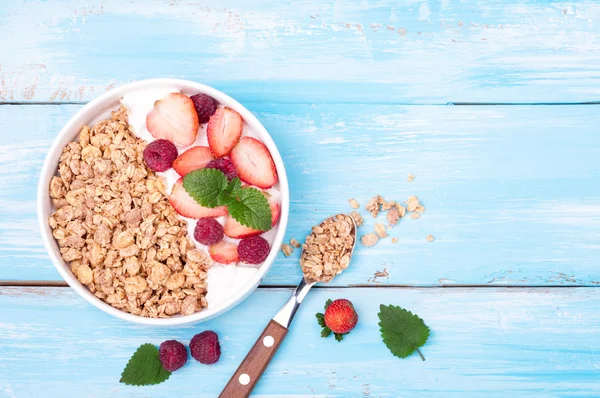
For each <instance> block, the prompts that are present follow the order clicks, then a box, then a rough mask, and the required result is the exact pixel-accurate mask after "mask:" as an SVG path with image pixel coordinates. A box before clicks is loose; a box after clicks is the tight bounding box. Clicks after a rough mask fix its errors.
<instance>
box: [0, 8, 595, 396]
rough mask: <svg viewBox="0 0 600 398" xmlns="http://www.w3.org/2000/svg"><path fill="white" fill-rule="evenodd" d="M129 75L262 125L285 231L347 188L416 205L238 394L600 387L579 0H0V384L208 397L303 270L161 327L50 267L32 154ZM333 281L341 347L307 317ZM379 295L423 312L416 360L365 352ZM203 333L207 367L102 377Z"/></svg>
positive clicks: (588, 49)
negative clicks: (209, 357) (280, 180)
mask: <svg viewBox="0 0 600 398" xmlns="http://www.w3.org/2000/svg"><path fill="white" fill-rule="evenodd" d="M150 77H178V78H185V79H190V80H195V81H199V82H203V83H206V84H209V85H212V86H214V87H216V88H218V89H221V90H223V91H225V92H226V93H228V94H229V95H231V96H233V97H234V98H236V99H238V100H239V101H240V102H242V103H243V104H244V105H245V106H247V107H248V108H249V109H250V110H251V111H252V112H254V113H255V114H256V116H257V117H258V118H259V119H260V120H261V121H262V123H263V124H264V125H265V126H266V128H267V129H268V130H269V131H270V133H271V134H272V136H273V138H274V140H275V141H276V143H277V145H278V146H279V148H280V151H281V154H282V156H283V159H284V161H285V164H286V168H287V172H288V175H289V178H290V190H291V213H290V222H289V228H288V233H287V238H291V237H294V238H296V239H303V237H304V236H305V235H306V233H307V232H308V231H309V228H310V226H311V225H312V224H313V223H315V222H316V221H318V220H320V219H322V218H323V217H324V216H326V215H328V214H331V213H334V212H338V211H345V210H349V207H348V204H347V200H348V198H351V197H354V198H356V199H358V200H359V201H360V202H361V203H362V204H365V203H366V202H367V200H368V199H369V198H370V197H371V196H373V195H376V194H381V195H383V196H384V197H385V198H386V199H394V200H404V199H406V198H407V197H408V196H409V195H413V194H415V195H418V196H419V198H420V199H421V200H422V202H423V203H424V205H425V206H426V207H427V212H426V213H425V214H424V216H423V217H422V218H420V219H418V220H413V219H407V220H402V221H401V223H400V225H399V226H397V227H396V228H394V229H393V230H391V231H390V234H391V236H393V237H396V238H397V239H398V243H397V244H392V242H391V239H390V238H387V239H386V240H383V241H381V242H380V243H379V244H378V245H377V246H375V247H373V248H365V247H358V249H357V252H356V255H355V258H354V260H353V263H352V266H351V267H350V268H349V269H348V270H347V271H346V272H345V273H343V274H342V275H341V276H340V277H339V278H336V280H335V281H334V282H332V283H331V284H330V285H328V286H327V287H319V288H316V289H314V290H313V291H312V292H311V294H310V295H309V296H308V298H307V301H306V302H305V304H304V305H303V307H302V308H301V311H300V313H299V314H298V316H297V318H296V320H295V322H294V325H293V327H292V330H291V332H290V334H289V335H288V338H287V340H286V341H285V342H284V343H283V345H282V347H281V349H280V351H279V352H278V354H277V355H276V357H275V359H274V361H273V362H272V363H271V366H270V367H269V369H268V370H267V372H266V373H265V375H264V376H263V378H262V380H261V382H260V383H259V384H258V386H257V388H256V389H255V394H256V396H270V397H275V396H276V397H282V396H286V397H298V396H319V397H321V396H337V397H342V396H348V397H358V396H363V397H379V396H394V397H396V396H407V397H408V396H444V397H465V396H473V397H482V396H486V397H487V396H492V397H496V396H497V397H507V396H543V397H547V396H569V397H570V396H586V397H587V396H599V395H600V320H599V319H600V287H599V284H600V268H599V260H600V107H599V106H598V103H599V102H598V101H600V5H599V4H598V3H597V2H595V1H566V2H554V1H550V2H548V1H533V0H531V1H527V0H517V1H507V0H503V1H501V0H496V1H491V2H490V1H484V0H480V1H476V0H475V1H462V2H458V1H440V2H437V1H426V0H401V1H387V0H369V1H345V0H336V1H321V0H306V1H298V2H289V3H282V2H280V1H268V0H252V1H251V0H235V1H234V0H224V1H203V2H200V1H195V0H171V1H168V0H163V1H159V0H156V1H138V0H132V1H122V0H104V1H103V0H86V1H84V0H56V1H43V0H20V1H19V0H15V1H2V2H0V134H1V137H2V141H1V144H0V182H1V189H0V396H2V397H4V396H6V397H30V396H31V397H38V396H40V397H49V396H57V397H105V396H127V397H138V396H139V397H149V396H152V397H161V396H164V397H173V396H202V397H213V396H216V395H217V394H218V392H219V391H220V389H221V388H222V387H223V386H224V385H225V383H226V381H227V380H228V378H229V376H230V375H231V374H232V372H233V371H234V370H235V368H236V367H237V365H238V364H239V362H240V361H241V360H242V358H243V357H244V356H245V354H246V352H247V351H248V349H249V348H250V347H251V345H252V344H253V343H254V340H255V338H256V336H258V334H259V333H260V331H261V330H262V328H263V327H264V325H265V324H266V322H267V321H268V319H269V318H270V317H271V316H272V315H273V314H274V313H275V312H276V311H277V309H278V307H279V306H280V305H281V303H282V302H283V301H284V300H285V298H286V297H287V296H288V295H289V294H290V292H291V290H292V288H293V285H295V284H296V283H297V281H299V279H300V275H301V272H300V269H299V267H298V254H299V253H298V251H296V252H295V254H294V255H292V256H291V257H289V258H285V257H284V256H283V255H280V257H279V258H278V259H277V261H276V263H275V264H274V265H273V267H272V269H271V271H270V272H269V274H268V276H267V277H266V279H265V280H264V283H263V285H261V287H260V288H259V289H257V291H256V292H255V293H254V294H252V296H250V298H248V299H247V300H246V301H244V302H243V303H242V304H241V305H239V306H238V307H236V308H235V309H233V310H232V311H230V312H228V313H227V314H225V315H223V316H221V317H219V318H217V319H214V320H211V321H209V322H207V323H204V324H199V325H194V326H190V327H185V328H177V329H167V328H164V329H160V328H158V329H157V328H149V327H142V326H136V325H132V324H128V323H125V322H122V321H119V320H117V319H114V318H111V317H109V316H108V315H106V314H104V313H102V312H100V311H99V310H97V309H95V308H93V307H91V306H90V305H88V304H87V303H86V302H85V301H84V300H83V299H81V298H80V297H79V296H77V295H76V293H74V292H73V291H72V290H71V289H70V288H69V287H68V286H66V284H65V283H64V282H63V281H62V279H61V278H60V276H59V275H58V273H57V272H56V271H55V270H54V268H53V266H52V264H51V263H50V260H49V258H48V256H47V255H46V253H45V251H44V248H43V246H42V241H41V238H40V235H39V231H38V229H37V226H36V219H35V218H36V214H35V185H36V182H37V179H38V173H39V170H40V167H41V164H42V161H43V158H44V156H45V154H46V151H47V149H48V148H49V146H50V143H51V142H52V140H53V138H54V137H55V135H56V134H57V132H58V131H59V130H60V128H61V127H62V126H63V124H64V123H65V122H66V121H67V120H68V119H69V117H71V116H72V115H73V114H74V113H75V112H76V111H77V110H78V109H80V108H81V107H82V106H83V104H85V103H86V102H87V101H89V100H90V99H92V98H94V97H96V96H98V95H99V94H101V93H103V92H105V91H106V90H107V89H110V88H111V87H115V86H117V85H120V84H122V83H126V82H130V81H133V80H138V79H143V78H150ZM409 173H412V174H414V175H415V177H416V178H415V180H414V181H413V182H408V181H407V175H408V174H409ZM363 214H364V215H365V216H367V214H366V213H365V212H364V210H363ZM365 219H366V225H365V226H363V227H361V228H362V229H363V231H365V232H367V231H369V230H371V229H372V228H373V224H374V222H375V221H376V220H374V219H372V218H371V217H370V216H368V217H365ZM429 234H431V235H433V236H434V237H435V241H434V242H427V240H426V236H427V235H429ZM342 297H345V298H348V299H350V300H352V301H353V302H354V304H355V306H356V308H357V311H358V312H359V316H360V321H359V324H358V327H357V328H356V330H355V331H353V332H352V334H351V335H349V336H348V337H347V338H346V339H345V341H344V342H343V343H340V344H338V343H336V342H335V341H333V340H332V339H321V338H320V337H319V327H318V325H317V323H316V321H315V318H314V314H315V313H316V312H318V311H319V310H320V309H321V308H322V306H323V304H324V302H325V300H326V299H328V298H332V299H334V298H342ZM379 304H396V305H400V306H402V307H404V308H407V309H409V310H411V311H414V312H416V313H417V314H419V315H420V316H421V317H422V318H423V319H424V320H425V322H426V323H427V324H428V325H429V326H430V328H431V330H432V334H431V337H430V339H429V341H428V343H427V344H426V345H425V346H424V347H423V352H424V353H425V355H426V358H427V361H426V362H422V361H421V360H420V359H419V357H418V356H416V355H414V356H411V357H409V358H407V359H403V360H400V359H398V358H396V357H393V356H392V355H391V354H390V352H389V351H388V350H387V349H386V348H385V346H384V345H383V343H382V342H381V339H380V337H379V332H378V326H377V322H378V319H377V310H378V306H379ZM205 329H212V330H215V331H216V332H217V333H218V334H219V335H220V338H221V342H222V349H223V353H222V357H221V360H220V361H219V362H218V364H216V365H213V366H201V365H199V364H193V363H192V364H191V365H189V366H186V367H185V368H183V369H182V370H180V371H178V372H176V373H174V374H173V376H172V377H171V379H170V380H168V381H167V382H166V383H164V384H161V385H158V386H153V387H141V388H136V387H129V386H125V385H123V384H119V382H118V380H119V376H120V372H121V370H122V368H123V366H124V365H125V363H126V362H127V359H128V358H129V356H130V355H131V353H132V352H133V351H134V350H135V348H136V347H138V346H139V345H140V344H142V343H146V342H151V343H154V344H157V345H158V344H159V343H160V342H161V341H163V340H166V339H178V340H181V341H188V340H189V338H191V336H193V335H194V334H196V333H198V332H199V331H202V330H205Z"/></svg>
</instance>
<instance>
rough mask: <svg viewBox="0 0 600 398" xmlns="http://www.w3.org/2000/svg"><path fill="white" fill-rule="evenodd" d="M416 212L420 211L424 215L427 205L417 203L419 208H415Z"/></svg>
mask: <svg viewBox="0 0 600 398" xmlns="http://www.w3.org/2000/svg"><path fill="white" fill-rule="evenodd" d="M415 212H417V213H419V214H420V215H423V213H425V206H423V205H422V204H420V203H419V204H418V205H417V208H416V209H415Z"/></svg>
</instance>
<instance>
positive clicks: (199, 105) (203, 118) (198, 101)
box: [190, 94, 219, 123]
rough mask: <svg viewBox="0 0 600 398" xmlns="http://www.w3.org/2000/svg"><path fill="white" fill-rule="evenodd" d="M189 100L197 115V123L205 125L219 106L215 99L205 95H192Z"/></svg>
mask: <svg viewBox="0 0 600 398" xmlns="http://www.w3.org/2000/svg"><path fill="white" fill-rule="evenodd" d="M190 99H191V100H192V101H193V102H194V108H196V113H197V114H198V122H200V123H206V122H208V120H209V119H210V117H211V116H212V115H214V113H215V111H216V110H217V105H218V104H219V103H218V102H217V100H216V99H214V98H213V97H211V96H210V95H206V94H196V95H192V96H191V97H190Z"/></svg>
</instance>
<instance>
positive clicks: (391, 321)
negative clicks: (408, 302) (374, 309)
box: [377, 304, 429, 361]
mask: <svg viewBox="0 0 600 398" xmlns="http://www.w3.org/2000/svg"><path fill="white" fill-rule="evenodd" d="M377 316H378V317H379V320H380V322H379V327H380V331H381V337H382V338H383V342H384V344H385V345H386V346H387V348H389V350H390V351H391V352H392V354H394V355H395V356H397V357H400V358H406V357H407V356H409V355H411V354H412V353H413V352H415V351H417V353H419V355H420V356H421V359H422V360H423V361H424V360H425V357H424V356H423V354H421V351H419V347H421V346H422V345H424V344H425V342H426V341H427V339H428V338H429V328H428V327H427V325H425V322H423V320H422V319H421V318H419V316H418V315H416V314H413V313H412V312H410V311H408V310H405V309H404V308H400V307H398V306H394V305H383V304H382V305H380V306H379V313H378V314H377Z"/></svg>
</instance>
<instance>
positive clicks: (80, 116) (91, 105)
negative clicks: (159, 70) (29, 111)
mask: <svg viewBox="0 0 600 398" xmlns="http://www.w3.org/2000/svg"><path fill="white" fill-rule="evenodd" d="M158 87H165V88H166V87H169V88H173V87H176V88H178V89H180V90H182V91H197V92H199V93H205V94H208V95H210V96H212V97H213V98H215V99H216V100H217V101H218V102H219V103H221V104H223V105H225V106H228V107H230V108H232V109H234V110H235V111H237V112H238V113H240V114H241V115H242V118H243V119H244V121H245V122H246V123H247V124H248V125H249V126H250V127H251V128H252V130H253V131H254V132H255V133H256V134H258V136H259V137H260V139H261V141H262V142H263V143H264V144H265V145H266V146H267V148H268V149H269V152H270V153H271V156H272V157H273V161H274V162H275V167H276V169H277V173H278V176H279V192H280V206H281V214H280V218H279V226H278V230H277V233H276V234H275V239H274V241H273V245H272V246H271V252H270V253H269V256H268V257H267V259H266V260H265V262H264V263H263V264H262V266H261V267H260V268H259V269H258V272H257V273H256V275H254V277H253V278H252V279H251V280H250V281H248V282H247V284H246V287H245V288H244V289H241V290H239V291H238V292H236V293H235V294H234V295H232V296H231V297H229V299H227V300H225V301H223V302H221V303H219V304H218V305H217V306H215V307H212V308H205V309H203V310H201V311H198V312H195V313H193V314H191V315H180V316H174V317H171V318H148V317H142V316H140V315H134V314H131V313H128V312H125V311H122V310H120V309H117V308H115V307H113V306H111V305H110V304H108V303H105V302H104V301H102V300H100V299H99V298H98V297H96V296H94V295H93V294H92V293H91V292H90V291H89V290H88V289H87V287H85V286H83V285H82V284H81V283H80V282H79V281H78V280H77V278H76V277H75V276H74V275H73V273H72V272H71V270H70V267H69V266H68V264H67V263H66V262H65V261H64V260H63V259H62V257H60V255H57V253H58V250H57V249H56V248H57V244H56V240H55V239H54V236H52V231H51V229H50V226H49V225H48V216H49V215H50V214H49V212H48V213H47V212H46V209H45V205H46V204H47V203H48V202H49V201H50V195H49V192H48V188H49V184H50V180H51V179H52V177H53V176H54V175H56V171H57V167H58V162H55V161H53V159H54V158H55V157H56V154H57V152H62V150H63V148H64V144H61V142H62V141H63V139H64V138H65V136H67V135H69V134H73V131H76V133H75V134H73V138H72V139H71V140H69V141H72V140H73V139H75V137H76V136H77V134H78V133H79V131H80V129H81V127H82V126H83V125H84V124H86V123H89V122H90V121H91V120H93V118H94V115H96V116H97V115H99V114H101V113H102V110H98V109H99V108H100V109H102V107H105V108H106V109H113V108H114V106H111V105H110V103H112V102H116V103H118V101H119V100H120V99H121V98H122V97H123V95H124V94H125V93H129V92H133V91H137V90H142V89H152V88H158ZM56 158H57V157H56ZM36 209H37V216H38V217H37V218H38V226H39V229H40V233H41V235H42V240H43V242H44V248H45V249H46V252H47V253H48V255H49V256H50V259H51V261H52V264H53V265H54V268H56V270H57V271H58V273H59V274H60V275H61V276H62V278H63V279H64V280H65V281H66V282H67V283H68V284H69V286H71V288H72V289H73V290H75V291H76V292H77V293H78V294H79V295H80V296H81V297H83V298H84V299H85V300H87V301H88V302H89V303H90V304H92V305H94V306H95V307H96V308H99V309H100V310H102V311H104V312H106V313H108V314H110V315H113V316H115V317H117V318H119V319H122V320H125V321H129V322H133V323H138V324H143V325H152V326H177V325H186V324H192V323H199V322H203V321H206V320H208V319H211V318H214V317H216V316H218V315H221V314H223V313H225V312H227V311H229V310H230V309H232V308H234V307H235V306H236V305H237V304H239V303H241V302H242V301H243V300H244V299H246V298H247V297H248V296H249V295H250V294H251V293H252V292H254V290H256V288H257V287H258V285H259V283H260V282H261V281H262V279H263V278H264V276H265V275H266V273H267V272H268V271H269V269H270V268H271V266H272V264H273V262H274V261H275V258H276V256H277V254H278V252H279V247H280V246H281V244H282V243H283V237H284V236H285V232H286V228H287V222H288V216H289V186H288V179H287V174H286V171H285V165H284V163H283V159H282V158H281V154H280V153H279V149H278V148H277V146H276V145H275V142H274V141H273V138H272V137H271V135H270V134H269V132H268V131H267V130H266V129H265V127H264V126H263V125H262V123H261V122H260V121H259V120H258V119H257V118H256V117H255V116H254V115H253V114H252V113H251V112H250V111H249V110H248V109H246V107H244V106H243V105H242V104H240V103H239V102H238V101H236V100H235V99H233V98H232V97H230V96H229V95H227V94H225V93H223V92H222V91H220V90H217V89H215V88H213V87H210V86H208V85H205V84H202V83H197V82H194V81H190V80H184V79H172V78H157V79H144V80H139V81H135V82H132V83H128V84H124V85H121V86H118V87H115V88H113V89H111V90H109V91H107V92H106V93H104V94H102V95H100V96H99V97H97V98H95V99H94V100H92V101H90V102H88V103H87V104H86V105H84V106H83V107H82V108H81V109H80V110H79V111H77V113H75V114H74V115H73V116H71V118H70V119H69V120H68V121H67V123H66V124H65V125H64V126H63V127H62V129H61V130H60V132H59V133H58V134H57V135H56V137H55V138H54V140H53V142H52V145H51V146H50V148H49V150H48V152H47V154H46V157H45V160H44V164H43V166H42V169H41V172H40V177H39V180H38V187H37V200H36ZM45 213H46V214H45Z"/></svg>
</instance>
